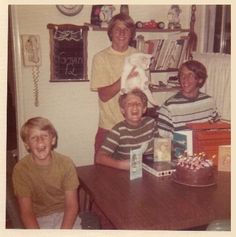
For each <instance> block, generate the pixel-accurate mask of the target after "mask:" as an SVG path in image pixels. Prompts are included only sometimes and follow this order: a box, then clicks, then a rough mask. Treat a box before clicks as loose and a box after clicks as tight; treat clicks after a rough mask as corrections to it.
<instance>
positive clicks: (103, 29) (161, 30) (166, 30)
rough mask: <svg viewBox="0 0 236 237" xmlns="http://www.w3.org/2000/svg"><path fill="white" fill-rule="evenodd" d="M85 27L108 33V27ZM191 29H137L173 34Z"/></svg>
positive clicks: (89, 25)
mask: <svg viewBox="0 0 236 237" xmlns="http://www.w3.org/2000/svg"><path fill="white" fill-rule="evenodd" d="M84 25H86V26H88V27H91V28H92V30H94V31H107V27H100V26H96V25H91V24H88V23H85V24H84ZM189 31H190V30H189V29H174V30H171V29H152V28H142V29H140V28H136V32H155V33H156V32H160V33H165V32H166V33H171V32H189Z"/></svg>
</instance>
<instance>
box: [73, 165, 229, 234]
mask: <svg viewBox="0 0 236 237" xmlns="http://www.w3.org/2000/svg"><path fill="white" fill-rule="evenodd" d="M77 172H78V176H79V179H80V181H81V185H83V186H84V187H85V189H87V190H88V192H89V193H90V195H92V197H93V198H94V201H95V203H96V204H97V206H98V207H99V208H100V209H101V210H102V211H103V213H104V214H105V215H106V217H107V218H108V219H109V220H110V221H111V223H112V224H113V225H114V227H115V228H117V229H127V230H128V229H129V230H141V229H143V230H183V229H189V228H192V227H196V226H201V225H206V224H208V223H210V222H211V221H212V220H215V219H230V214H231V205H230V202H231V199H230V196H231V191H230V173H227V172H218V174H217V184H216V185H214V186H211V187H204V188H203V187H201V188H200V187H188V186H184V185H180V184H177V183H175V182H173V180H172V179H171V177H170V176H166V177H156V176H153V175H151V174H149V173H147V172H146V171H143V177H142V178H139V179H136V180H132V181H130V180H129V172H127V171H121V170H117V169H113V168H109V167H105V166H101V165H90V166H83V167H77Z"/></svg>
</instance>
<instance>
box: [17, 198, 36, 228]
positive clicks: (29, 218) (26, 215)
mask: <svg viewBox="0 0 236 237" xmlns="http://www.w3.org/2000/svg"><path fill="white" fill-rule="evenodd" d="M17 199H18V203H19V206H20V215H21V220H22V222H23V224H24V226H25V228H27V229H39V224H38V222H37V219H36V216H35V214H34V212H33V207H32V200H31V198H30V197H18V198H17Z"/></svg>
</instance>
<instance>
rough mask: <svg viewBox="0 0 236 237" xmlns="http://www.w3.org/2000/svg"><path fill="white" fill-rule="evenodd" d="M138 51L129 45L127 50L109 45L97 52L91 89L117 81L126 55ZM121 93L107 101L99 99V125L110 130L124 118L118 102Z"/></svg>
mask: <svg viewBox="0 0 236 237" xmlns="http://www.w3.org/2000/svg"><path fill="white" fill-rule="evenodd" d="M135 52H137V50H136V49H135V48H132V47H129V48H128V49H127V50H126V51H125V52H118V51H115V50H114V49H112V47H108V48H106V49H104V50H102V51H100V52H99V53H97V54H96V55H95V56H94V58H93V62H92V75H91V84H90V87H91V90H93V91H97V89H98V88H101V87H105V86H109V85H111V84H113V83H114V82H116V81H117V80H118V79H119V78H120V76H121V73H122V70H123V65H124V59H125V57H126V56H128V55H130V54H133V53H135ZM119 96H120V95H119V93H118V94H116V95H115V96H114V97H113V98H111V99H110V100H109V101H107V102H102V101H101V100H100V99H98V105H99V124H98V126H99V127H101V128H104V129H108V130H110V129H111V128H112V127H113V126H114V125H115V124H117V123H118V122H120V121H122V120H124V117H123V115H122V113H121V112H120V107H119V103H118V99H119Z"/></svg>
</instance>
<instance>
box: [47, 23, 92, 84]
mask: <svg viewBox="0 0 236 237" xmlns="http://www.w3.org/2000/svg"><path fill="white" fill-rule="evenodd" d="M47 28H48V29H49V34H50V60H51V78H50V81H51V82H73V81H78V82H80V81H81V82H82V81H88V76H87V33H88V27H87V26H77V25H71V24H63V25H55V24H48V25H47Z"/></svg>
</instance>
